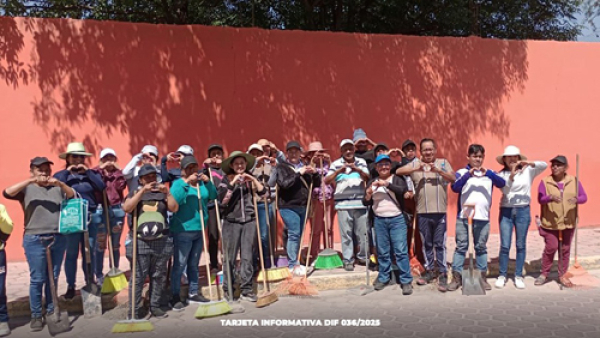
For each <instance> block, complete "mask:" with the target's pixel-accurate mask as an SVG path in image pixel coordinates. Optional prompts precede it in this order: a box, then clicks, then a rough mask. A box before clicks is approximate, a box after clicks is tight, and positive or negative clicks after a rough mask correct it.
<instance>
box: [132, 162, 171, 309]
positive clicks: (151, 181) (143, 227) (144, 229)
mask: <svg viewBox="0 0 600 338" xmlns="http://www.w3.org/2000/svg"><path fill="white" fill-rule="evenodd" d="M138 177H139V184H138V189H137V190H135V191H130V192H129V194H128V195H127V198H126V199H125V202H123V210H124V211H125V212H127V213H131V214H132V218H133V219H134V221H133V224H137V239H134V240H137V243H136V246H137V252H135V253H134V252H133V240H132V242H130V243H127V244H125V254H126V256H127V257H128V258H129V259H133V257H135V258H136V269H135V270H136V271H135V272H132V273H135V295H133V300H132V299H131V294H132V282H133V279H130V280H129V295H130V304H132V305H133V304H135V308H134V310H135V311H134V312H135V316H136V318H130V319H139V318H140V317H141V316H142V315H141V308H142V305H143V299H142V291H143V287H144V282H145V280H146V277H150V313H151V314H152V316H154V317H156V318H165V317H167V313H166V312H165V311H164V309H162V308H161V299H162V297H163V295H162V293H163V292H165V291H164V288H165V283H166V280H167V263H168V261H169V259H170V258H171V255H172V253H173V244H172V241H171V240H170V239H169V225H168V224H167V210H168V211H171V212H177V209H178V208H179V206H178V204H177V202H176V201H175V198H174V197H173V195H171V192H170V191H169V188H168V187H167V186H166V185H164V184H162V183H158V178H159V175H158V170H157V169H156V166H155V165H153V164H149V163H148V164H144V165H143V166H142V167H141V168H140V169H139V171H138ZM129 231H130V237H131V238H133V227H131V228H130V230H129ZM132 305H130V306H132ZM127 313H131V309H130V311H128V312H127Z"/></svg>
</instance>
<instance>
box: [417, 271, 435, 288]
mask: <svg viewBox="0 0 600 338" xmlns="http://www.w3.org/2000/svg"><path fill="white" fill-rule="evenodd" d="M432 279H433V274H432V273H431V271H425V273H424V274H423V275H422V276H421V277H419V278H418V279H417V284H418V285H427V284H429V283H431V280H432Z"/></svg>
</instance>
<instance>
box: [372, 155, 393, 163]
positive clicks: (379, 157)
mask: <svg viewBox="0 0 600 338" xmlns="http://www.w3.org/2000/svg"><path fill="white" fill-rule="evenodd" d="M383 160H388V161H390V162H391V161H392V160H391V159H390V157H389V156H388V155H385V154H381V155H379V156H377V158H376V159H375V163H379V162H381V161H383Z"/></svg>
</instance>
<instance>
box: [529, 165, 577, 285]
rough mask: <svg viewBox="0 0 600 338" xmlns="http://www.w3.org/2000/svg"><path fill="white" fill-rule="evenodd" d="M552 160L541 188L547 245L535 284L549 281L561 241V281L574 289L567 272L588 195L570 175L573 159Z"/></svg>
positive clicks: (559, 277)
mask: <svg viewBox="0 0 600 338" xmlns="http://www.w3.org/2000/svg"><path fill="white" fill-rule="evenodd" d="M550 163H551V165H550V169H551V170H552V174H551V175H550V176H547V177H545V178H544V179H542V181H541V182H540V185H539V188H538V201H539V202H540V205H541V214H540V219H541V223H542V224H541V225H540V227H539V232H540V236H542V237H544V242H545V246H544V252H543V255H542V271H541V274H540V276H539V277H538V278H537V279H536V280H535V285H538V286H539V285H544V284H545V283H546V282H547V281H548V274H549V273H550V268H551V267H552V263H553V261H554V255H555V254H556V251H557V250H559V246H560V245H559V244H562V252H560V253H559V258H561V259H559V261H558V264H559V268H558V271H559V276H558V281H559V283H560V284H562V285H563V286H564V287H567V288H570V287H572V286H573V283H572V282H571V280H570V279H569V278H568V277H566V276H565V273H566V272H567V270H568V268H569V259H570V257H571V241H572V239H573V234H574V232H575V222H576V221H577V217H578V209H577V205H579V204H584V203H586V202H587V195H586V193H585V190H583V185H582V184H581V181H579V182H577V179H576V178H575V177H573V176H571V175H569V174H567V169H568V168H569V162H568V161H567V158H566V157H565V156H563V155H558V156H556V157H555V158H553V159H551V160H550ZM560 237H562V243H560V240H561V238H560ZM561 256H562V257H561Z"/></svg>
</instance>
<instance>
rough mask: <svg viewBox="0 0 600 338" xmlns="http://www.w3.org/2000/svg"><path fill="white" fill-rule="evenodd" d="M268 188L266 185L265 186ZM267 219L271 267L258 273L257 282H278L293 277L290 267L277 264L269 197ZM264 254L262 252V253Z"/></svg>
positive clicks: (266, 206)
mask: <svg viewBox="0 0 600 338" xmlns="http://www.w3.org/2000/svg"><path fill="white" fill-rule="evenodd" d="M262 177H263V185H265V181H264V177H265V169H264V167H263V175H262ZM265 189H266V187H265ZM256 215H257V217H256V220H257V222H258V213H257V214H256ZM265 215H266V216H265V219H266V220H267V229H268V233H269V235H268V236H267V237H268V238H269V249H270V250H269V253H270V258H271V267H272V268H270V269H267V270H265V269H264V267H263V269H262V270H261V271H260V272H259V273H258V277H257V278H256V281H257V282H259V283H260V282H262V281H264V280H265V278H266V279H268V280H270V281H273V282H277V281H280V280H282V279H286V278H289V277H291V273H290V270H289V269H288V267H287V266H282V267H277V266H275V259H274V258H273V250H274V248H273V246H272V243H271V222H270V221H269V218H270V217H269V201H268V198H265ZM258 243H259V244H258V245H259V246H260V247H261V250H262V241H261V240H260V239H259V241H258ZM261 255H262V253H261Z"/></svg>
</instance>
